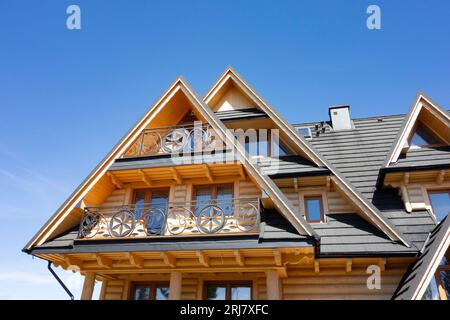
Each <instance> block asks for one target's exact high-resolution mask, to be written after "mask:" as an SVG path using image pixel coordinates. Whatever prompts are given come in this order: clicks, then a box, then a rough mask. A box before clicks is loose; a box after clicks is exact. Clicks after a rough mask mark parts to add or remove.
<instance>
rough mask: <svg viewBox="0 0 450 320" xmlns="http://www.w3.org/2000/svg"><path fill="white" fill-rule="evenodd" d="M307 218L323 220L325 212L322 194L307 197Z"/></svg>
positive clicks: (309, 219) (307, 219)
mask: <svg viewBox="0 0 450 320" xmlns="http://www.w3.org/2000/svg"><path fill="white" fill-rule="evenodd" d="M305 219H306V221H308V222H323V221H324V212H323V203H322V196H321V195H318V196H306V197H305Z"/></svg>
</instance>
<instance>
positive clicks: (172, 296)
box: [169, 271, 182, 300]
mask: <svg viewBox="0 0 450 320" xmlns="http://www.w3.org/2000/svg"><path fill="white" fill-rule="evenodd" d="M181 284H182V274H181V272H178V271H173V272H171V273H170V283H169V300H180V299H181Z"/></svg>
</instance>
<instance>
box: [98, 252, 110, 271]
mask: <svg viewBox="0 0 450 320" xmlns="http://www.w3.org/2000/svg"><path fill="white" fill-rule="evenodd" d="M95 259H96V260H97V263H98V265H99V266H101V267H103V268H107V269H110V268H112V260H111V259H110V258H108V257H105V256H102V255H100V254H98V253H97V254H95Z"/></svg>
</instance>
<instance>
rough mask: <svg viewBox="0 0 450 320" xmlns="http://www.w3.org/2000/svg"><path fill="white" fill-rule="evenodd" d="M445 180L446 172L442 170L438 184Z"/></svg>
mask: <svg viewBox="0 0 450 320" xmlns="http://www.w3.org/2000/svg"><path fill="white" fill-rule="evenodd" d="M444 179H445V170H440V171H439V174H438V176H437V177H436V183H437V184H442V183H444Z"/></svg>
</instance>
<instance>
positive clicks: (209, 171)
mask: <svg viewBox="0 0 450 320" xmlns="http://www.w3.org/2000/svg"><path fill="white" fill-rule="evenodd" d="M203 169H204V170H205V174H206V177H207V178H208V180H209V182H214V177H213V175H212V172H211V169H209V167H208V165H207V164H205V165H203Z"/></svg>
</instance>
